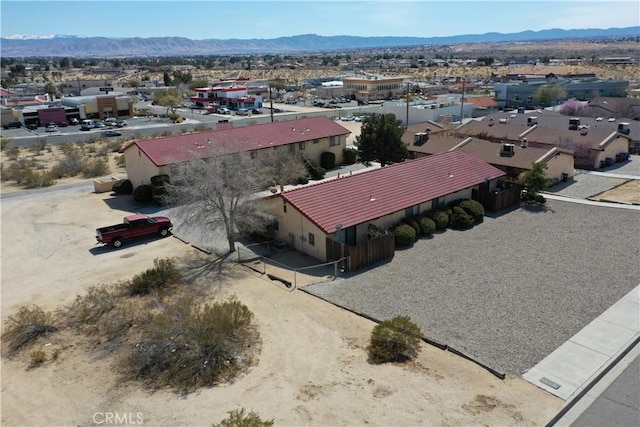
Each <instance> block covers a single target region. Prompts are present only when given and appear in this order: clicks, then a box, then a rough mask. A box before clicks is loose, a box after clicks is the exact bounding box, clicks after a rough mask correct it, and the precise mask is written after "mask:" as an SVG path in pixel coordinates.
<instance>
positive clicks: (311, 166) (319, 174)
mask: <svg viewBox="0 0 640 427" xmlns="http://www.w3.org/2000/svg"><path fill="white" fill-rule="evenodd" d="M305 166H306V167H307V172H308V173H309V176H310V177H311V179H316V180H317V179H322V178H324V175H325V173H326V172H327V171H325V170H324V169H323V168H321V167H320V165H319V164H318V163H316V162H315V161H314V160H313V159H306V161H305Z"/></svg>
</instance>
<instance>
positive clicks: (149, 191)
mask: <svg viewBox="0 0 640 427" xmlns="http://www.w3.org/2000/svg"><path fill="white" fill-rule="evenodd" d="M133 200H134V201H136V202H138V203H150V202H151V201H153V188H152V187H151V186H150V185H139V186H137V187H136V188H135V190H133Z"/></svg>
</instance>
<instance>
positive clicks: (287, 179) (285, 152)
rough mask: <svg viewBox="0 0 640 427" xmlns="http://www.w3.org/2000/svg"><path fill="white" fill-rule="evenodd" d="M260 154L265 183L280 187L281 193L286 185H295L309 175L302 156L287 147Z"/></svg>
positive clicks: (275, 148)
mask: <svg viewBox="0 0 640 427" xmlns="http://www.w3.org/2000/svg"><path fill="white" fill-rule="evenodd" d="M262 151H263V152H261V153H260V154H259V156H257V157H259V158H260V166H261V169H262V174H263V176H264V178H265V181H267V182H271V183H272V184H273V185H280V192H282V191H284V186H285V184H295V183H296V181H298V180H299V179H300V178H304V177H305V176H306V175H307V169H306V167H305V165H304V160H303V158H302V155H300V154H296V153H295V152H294V151H293V150H290V149H288V148H287V147H274V148H272V149H269V150H262Z"/></svg>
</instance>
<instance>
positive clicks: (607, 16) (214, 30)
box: [0, 0, 640, 40]
mask: <svg viewBox="0 0 640 427" xmlns="http://www.w3.org/2000/svg"><path fill="white" fill-rule="evenodd" d="M0 24H1V27H0V34H1V35H2V37H7V36H14V35H29V36H46V35H53V34H61V35H74V36H80V37H94V36H100V37H165V36H178V37H186V38H190V39H194V40H204V39H232V38H236V39H252V38H258V39H270V38H276V37H286V36H295V35H300V34H318V35H321V36H335V35H350V36H413V37H438V36H454V35H461V34H484V33H488V32H498V33H516V32H520V31H526V30H532V31H539V30H545V29H550V28H560V29H565V30H568V29H586V28H612V27H633V26H638V25H640V2H639V1H638V0H622V1H618V0H536V1H530V0H486V1H485V0H472V1H462V0H460V1H459V0H413V1H396V0H386V1H365V0H342V1H333V0H289V1H270V0H259V1H255V0H254V1H248V0H235V1H224V0H223V1H219V0H216V1H212V0H199V1H178V0H173V1H168V0H129V1H119V0H112V1H108V2H105V1H95V0H74V1H56V0H49V1H32V0H20V1H6V0H0Z"/></svg>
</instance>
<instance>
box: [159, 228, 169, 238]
mask: <svg viewBox="0 0 640 427" xmlns="http://www.w3.org/2000/svg"><path fill="white" fill-rule="evenodd" d="M159 233H160V236H162V237H167V236H168V235H169V230H168V229H166V228H161V229H160V231H159Z"/></svg>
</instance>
